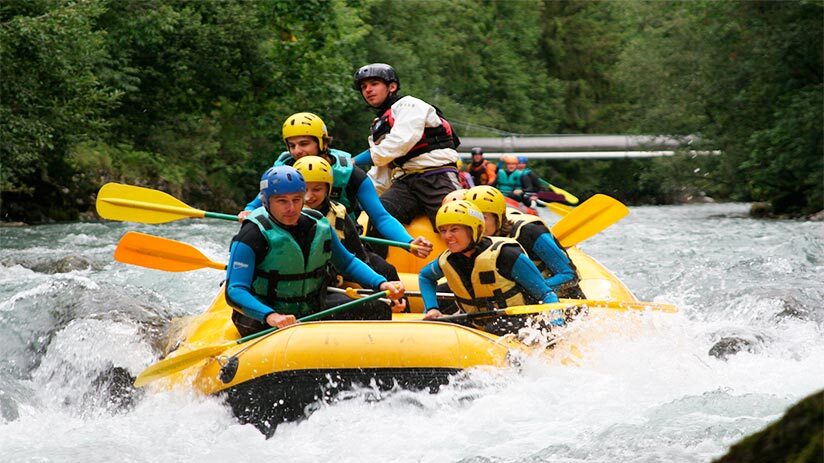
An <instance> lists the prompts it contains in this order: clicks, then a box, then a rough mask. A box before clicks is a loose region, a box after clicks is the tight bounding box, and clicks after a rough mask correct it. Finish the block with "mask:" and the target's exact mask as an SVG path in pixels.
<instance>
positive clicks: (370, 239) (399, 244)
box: [359, 236, 417, 251]
mask: <svg viewBox="0 0 824 463" xmlns="http://www.w3.org/2000/svg"><path fill="white" fill-rule="evenodd" d="M359 238H360V240H361V241H365V242H367V243H374V244H382V245H384V246H395V247H399V248H402V249H406V250H407V251H409V250H413V249H416V248H417V246H416V245H414V244H412V243H402V242H400V241H392V240H385V239H383V238H375V237H374V236H360V237H359Z"/></svg>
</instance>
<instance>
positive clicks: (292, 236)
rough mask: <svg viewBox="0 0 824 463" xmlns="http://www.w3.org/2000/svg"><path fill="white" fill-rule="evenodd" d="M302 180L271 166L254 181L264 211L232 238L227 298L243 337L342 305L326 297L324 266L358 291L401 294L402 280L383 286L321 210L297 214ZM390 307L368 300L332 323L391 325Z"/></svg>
mask: <svg viewBox="0 0 824 463" xmlns="http://www.w3.org/2000/svg"><path fill="white" fill-rule="evenodd" d="M305 194H306V183H305V182H304V180H303V176H301V175H300V173H299V172H298V171H296V170H295V169H294V168H293V167H290V166H277V167H272V168H270V169H269V170H267V171H266V172H265V173H264V174H263V177H262V178H261V180H260V195H261V199H262V201H263V206H262V207H259V208H258V209H255V210H254V211H252V213H251V214H249V216H248V217H246V219H244V220H243V224H242V225H241V227H240V231H239V232H238V234H237V235H235V237H234V238H233V239H232V245H231V248H230V252H229V263H228V265H227V269H226V301H227V302H228V303H229V305H231V306H232V308H234V310H233V311H232V321H233V322H234V324H235V326H236V327H237V329H238V331H239V332H240V335H241V336H247V335H249V334H252V333H256V332H258V331H262V330H264V329H267V328H269V327H270V326H277V327H279V328H283V327H286V326H289V325H291V324H293V323H295V322H296V321H297V318H298V317H302V316H306V315H310V314H313V313H317V312H320V311H322V310H324V309H326V308H328V307H333V306H336V305H340V304H343V303H345V302H348V300H349V298H348V297H346V296H345V295H343V294H328V295H327V294H326V287H327V285H328V284H329V279H330V274H331V273H330V272H331V269H330V268H329V267H330V265H331V266H334V268H335V269H336V270H337V271H338V272H340V273H341V274H343V276H344V277H346V278H347V279H349V280H351V281H355V282H358V283H359V284H361V285H362V286H363V287H364V288H372V289H375V290H380V291H384V290H389V291H391V295H390V298H392V299H398V298H400V297H402V296H403V292H404V288H403V284H402V283H401V282H400V281H392V282H389V281H387V280H386V278H384V277H382V276H380V275H378V274H377V273H375V272H374V271H373V270H372V269H371V268H369V267H368V266H367V265H366V264H364V263H363V262H362V261H361V260H360V259H358V258H356V257H355V256H353V255H352V254H351V253H350V252H349V251H347V250H346V249H345V248H344V247H343V246H342V245H341V243H340V240H338V236H337V234H335V233H334V232H333V231H332V227H331V226H330V225H329V222H328V221H327V220H326V218H325V217H323V215H322V214H321V213H320V212H317V211H313V210H311V209H303V204H304V195H305ZM391 317H392V313H391V311H390V309H389V307H388V306H387V305H386V304H384V303H382V302H377V301H370V302H369V303H365V304H363V305H361V306H359V307H357V308H353V309H352V310H350V311H346V312H341V313H338V314H335V315H332V316H330V317H329V318H330V319H377V320H389V319H391Z"/></svg>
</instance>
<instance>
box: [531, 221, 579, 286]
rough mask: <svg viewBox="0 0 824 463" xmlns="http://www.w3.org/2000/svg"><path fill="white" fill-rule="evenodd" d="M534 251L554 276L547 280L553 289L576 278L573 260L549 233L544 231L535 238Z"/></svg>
mask: <svg viewBox="0 0 824 463" xmlns="http://www.w3.org/2000/svg"><path fill="white" fill-rule="evenodd" d="M532 251H534V252H535V254H537V255H538V257H539V258H540V259H541V261H543V263H544V264H546V266H547V268H548V269H549V271H550V272H552V276H551V277H549V278H547V279H546V282H547V284H548V285H549V286H551V287H552V289H557V288H558V287H559V286H560V285H562V284H564V283H566V282H568V281H571V280H572V279H573V278H575V270H573V269H572V262H570V260H569V257H567V255H566V253H565V252H564V251H563V250H562V249H561V248H559V247H558V245H557V244H555V240H554V239H552V236H550V235H549V233H544V234H542V235H541V236H539V237H538V239H537V240H535V244H534V245H532Z"/></svg>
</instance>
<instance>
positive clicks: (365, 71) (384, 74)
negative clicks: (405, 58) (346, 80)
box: [352, 63, 401, 91]
mask: <svg viewBox="0 0 824 463" xmlns="http://www.w3.org/2000/svg"><path fill="white" fill-rule="evenodd" d="M373 77H374V78H376V79H381V80H382V81H384V82H386V84H387V85H389V83H390V82H395V83H397V84H398V90H400V89H401V81H400V80H399V79H398V73H397V72H395V68H393V67H392V66H390V65H388V64H384V63H372V64H367V65H366V66H363V67H361V68H360V69H358V70H357V71H355V77H354V82H353V84H352V86H353V87H355V90H357V91H360V83H361V81H362V80H364V79H369V78H373Z"/></svg>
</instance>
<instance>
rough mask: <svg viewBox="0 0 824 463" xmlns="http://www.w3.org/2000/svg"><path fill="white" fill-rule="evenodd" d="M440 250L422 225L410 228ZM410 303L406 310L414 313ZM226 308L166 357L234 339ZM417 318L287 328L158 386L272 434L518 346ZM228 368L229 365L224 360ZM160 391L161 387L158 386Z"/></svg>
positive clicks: (574, 254) (590, 286)
mask: <svg viewBox="0 0 824 463" xmlns="http://www.w3.org/2000/svg"><path fill="white" fill-rule="evenodd" d="M410 233H411V234H412V235H413V236H418V235H424V236H428V237H430V240H431V241H432V242H433V243H435V244H436V249H435V253H433V256H434V255H437V252H439V251H441V250H443V245H442V244H441V242H440V240H439V238H438V237H437V236H436V235H434V233H433V231H432V228H431V226H430V225H429V222H428V221H427V220H426V219H421V220H418V221H416V222H414V223H413V224H412V225H411V226H410ZM569 255H570V257H571V259H572V260H573V261H574V263H575V265H576V266H577V268H578V272H579V274H580V277H581V279H580V286H581V289H582V290H583V291H584V293H585V294H586V296H587V297H588V298H590V299H599V300H617V301H635V300H636V299H635V296H633V294H632V293H631V292H630V291H629V289H627V287H626V286H625V285H624V284H623V283H621V282H620V281H619V280H618V279H617V278H616V277H615V276H614V275H613V274H612V273H611V272H609V271H608V270H607V269H606V268H604V267H603V266H602V265H601V264H599V263H598V262H597V261H595V259H593V258H591V257H589V256H588V255H586V254H584V253H583V252H582V251H580V250H579V249H578V248H575V247H573V248H570V249H569ZM389 260H390V262H393V263H394V264H395V265H396V267H397V268H398V270H399V271H401V273H402V274H403V279H404V281H405V283H406V284H407V289H410V290H413V289H417V287H418V285H417V272H418V271H419V269H420V268H421V267H422V266H423V265H424V264H425V262H424V261H423V260H420V259H417V258H414V257H413V256H411V255H410V254H408V253H406V252H405V251H400V250H398V249H394V248H393V249H392V250H391V251H390V255H389ZM415 300H416V298H412V301H413V305H412V307H413V311H418V312H420V310H421V308H420V307H421V306H420V303H419V301H418V302H416V301H415ZM231 311H232V309H231V307H229V306H228V304H227V303H226V300H225V298H224V292H223V291H222V290H221V291H220V292H219V293H218V295H217V296H216V297H215V299H214V301H213V302H212V304H211V306H210V307H209V308H208V309H207V310H206V312H204V313H203V314H201V315H198V316H196V317H194V318H193V319H192V320H191V321H190V322H189V323H188V324H187V325H186V326H185V327H184V328H183V330H182V331H181V333H180V334H179V335H178V336H176V337H175V339H174V340H173V345H174V349H173V351H172V352H171V353H169V354H168V357H169V358H173V357H175V356H177V355H181V354H185V353H186V352H190V351H193V350H197V349H201V348H203V347H205V346H210V345H215V344H221V343H226V342H227V341H233V340H237V339H238V338H239V334H238V332H237V330H236V329H235V327H234V325H233V324H232V322H231V319H230V315H231ZM420 316H421V315H420V314H415V313H413V314H396V316H395V319H394V320H393V321H354V322H353V321H327V322H322V321H321V322H310V323H302V324H298V325H293V326H291V327H288V328H285V329H282V330H278V331H276V332H274V333H271V334H269V335H266V336H263V337H260V338H258V339H254V340H251V341H248V342H245V343H242V344H234V345H233V346H232V347H229V348H227V349H226V350H225V351H223V352H221V353H219V354H217V355H215V356H212V357H209V358H206V359H205V360H203V361H202V362H200V363H198V364H196V365H194V366H192V367H190V368H187V369H185V370H182V371H179V372H177V373H175V374H173V375H170V376H168V377H167V378H166V380H165V386H167V387H170V386H174V385H179V384H189V383H191V384H192V385H193V386H194V388H195V389H196V390H198V391H200V392H202V393H204V394H207V395H212V394H218V395H222V396H224V397H225V398H226V401H227V402H228V403H229V405H230V406H231V407H232V410H233V411H234V413H235V415H236V416H237V417H238V418H239V419H240V420H241V421H242V422H249V423H253V424H255V425H256V426H257V427H258V428H259V429H261V431H262V432H264V433H265V434H271V433H272V432H274V429H275V428H276V426H277V423H278V422H281V421H284V420H293V419H296V418H300V417H301V416H304V415H305V414H307V413H309V411H310V410H309V409H310V408H311V407H312V406H313V405H312V404H315V403H317V402H318V401H319V400H323V399H326V398H329V397H332V396H334V395H335V394H336V393H337V392H338V391H340V390H342V389H346V388H350V387H351V386H352V385H353V384H363V385H370V384H371V385H375V386H377V387H381V388H392V387H395V386H400V387H403V388H411V389H430V390H436V389H437V388H438V387H439V386H440V385H442V384H446V383H447V382H448V380H449V377H450V376H451V375H454V374H455V373H457V372H459V371H461V370H464V369H467V368H472V367H502V366H506V365H508V363H509V359H510V353H511V351H513V350H519V349H525V347H524V346H523V345H521V344H520V343H518V342H516V341H513V340H511V339H509V337H504V338H500V337H498V336H494V335H491V334H488V333H485V332H483V331H479V330H476V329H472V328H467V327H465V326H461V325H457V324H451V323H440V322H428V321H422V320H420ZM230 360H231V361H230ZM159 384H161V385H163V384H164V382H160V383H159Z"/></svg>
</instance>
